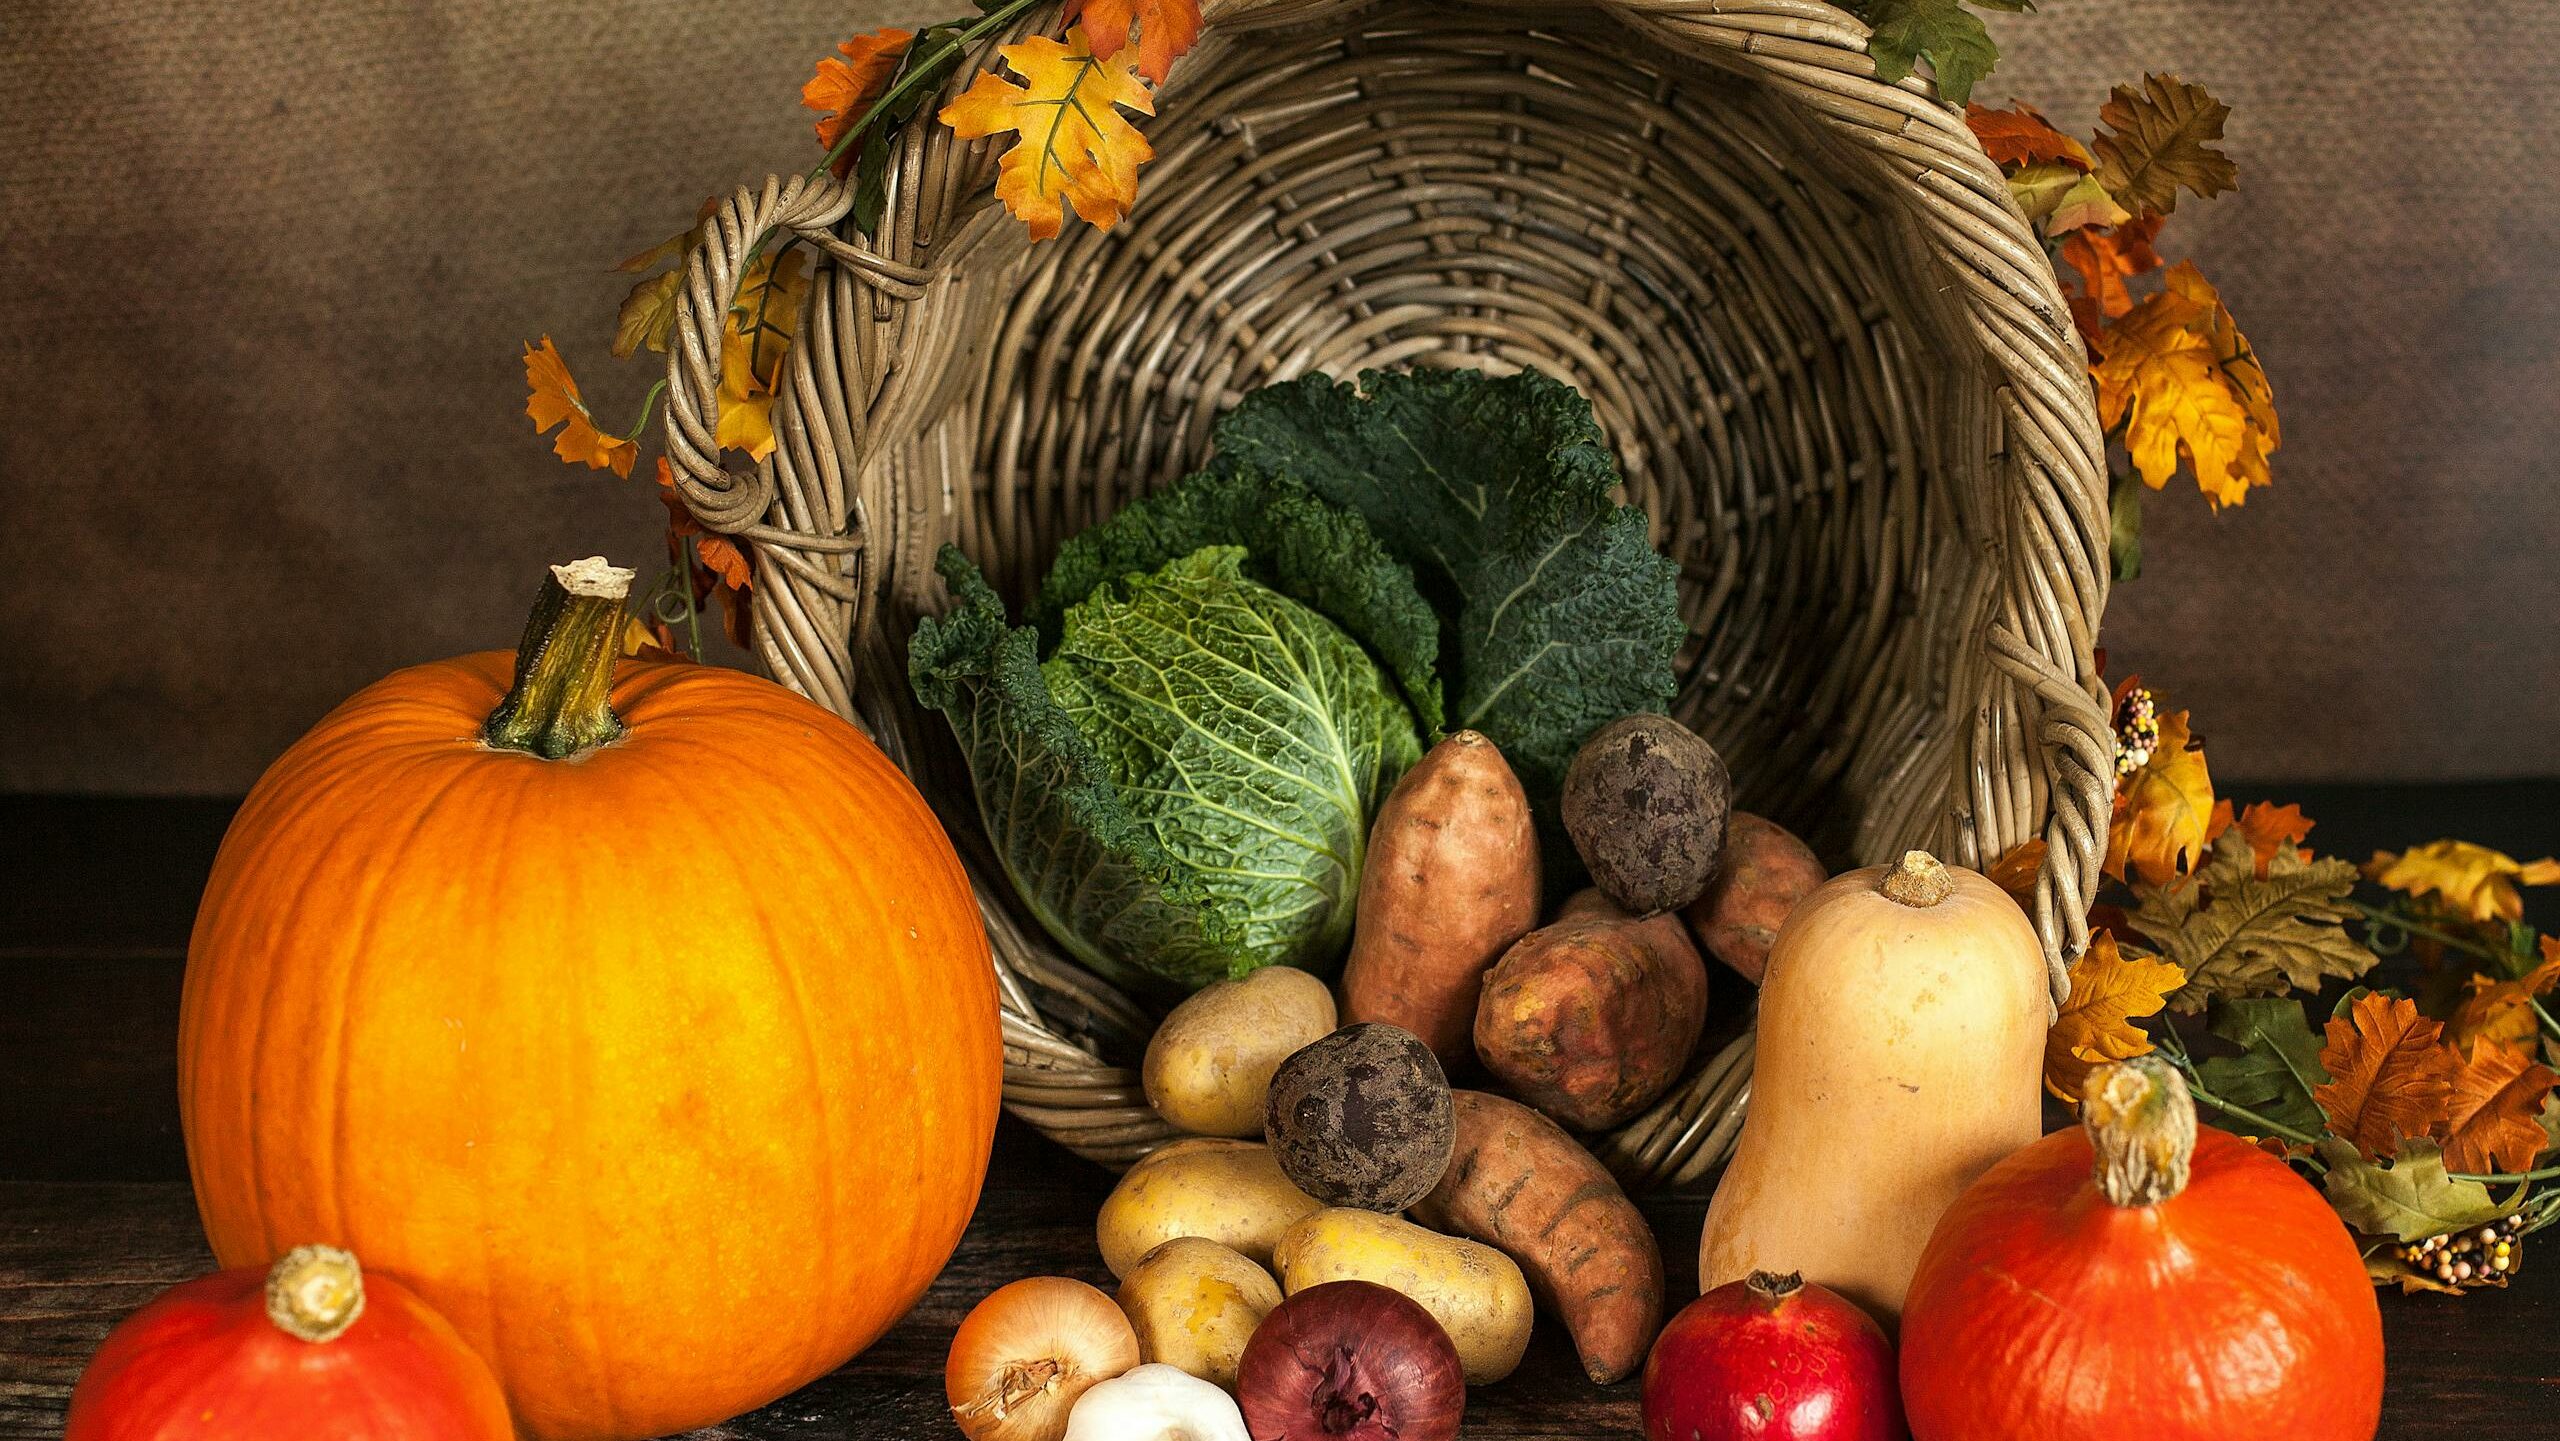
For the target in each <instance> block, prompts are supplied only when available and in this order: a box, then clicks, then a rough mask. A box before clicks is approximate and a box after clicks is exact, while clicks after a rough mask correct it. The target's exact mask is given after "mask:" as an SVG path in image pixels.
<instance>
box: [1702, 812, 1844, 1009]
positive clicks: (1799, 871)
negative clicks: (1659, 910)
mask: <svg viewBox="0 0 2560 1441" xmlns="http://www.w3.org/2000/svg"><path fill="white" fill-rule="evenodd" d="M1829 879H1831V873H1830V872H1828V871H1826V870H1824V869H1823V868H1822V862H1821V861H1819V860H1817V859H1815V857H1814V854H1813V850H1812V848H1811V847H1809V846H1807V845H1806V844H1805V843H1804V842H1802V841H1800V840H1797V839H1796V838H1795V836H1794V835H1793V834H1792V833H1790V832H1789V831H1788V830H1787V828H1786V827H1784V826H1782V825H1779V824H1778V823H1777V822H1775V821H1771V820H1764V819H1762V818H1761V817H1759V816H1755V815H1753V814H1751V813H1750V812H1749V811H1735V812H1734V813H1733V820H1732V821H1731V822H1730V823H1729V824H1727V825H1726V827H1725V832H1724V865H1723V868H1722V869H1721V870H1719V871H1718V872H1717V873H1716V878H1715V879H1714V880H1713V881H1710V882H1708V883H1707V889H1706V893H1705V894H1703V895H1701V896H1699V897H1698V898H1697V899H1696V900H1694V901H1692V902H1690V903H1689V909H1688V910H1687V911H1686V912H1684V913H1683V914H1684V915H1685V916H1686V917H1687V919H1688V922H1689V929H1690V930H1692V931H1694V932H1696V933H1697V937H1698V943H1699V944H1700V945H1703V946H1705V947H1706V948H1707V954H1709V955H1711V956H1714V957H1715V958H1716V959H1717V960H1719V961H1722V962H1724V963H1725V964H1726V965H1728V966H1731V967H1732V968H1733V969H1734V970H1735V971H1737V972H1739V973H1740V974H1741V976H1742V978H1743V979H1744V980H1746V981H1749V982H1751V983H1752V984H1753V985H1755V986H1756V985H1758V984H1760V977H1761V976H1763V975H1764V974H1766V973H1767V972H1768V969H1769V948H1770V947H1771V946H1773V945H1775V944H1776V943H1777V940H1778V928H1779V927H1780V926H1782V925H1785V924H1786V922H1787V916H1788V914H1789V913H1790V912H1792V911H1794V910H1795V908H1796V903H1797V902H1798V901H1801V900H1803V899H1804V898H1805V897H1807V896H1809V895H1812V894H1813V893H1814V892H1815V891H1816V890H1818V889H1820V888H1821V885H1822V883H1823V882H1824V881H1827V880H1829Z"/></svg>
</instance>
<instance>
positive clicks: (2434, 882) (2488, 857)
mask: <svg viewBox="0 0 2560 1441" xmlns="http://www.w3.org/2000/svg"><path fill="white" fill-rule="evenodd" d="M2364 873H2365V874H2366V875H2367V876H2369V877H2371V878H2372V879H2374V880H2376V881H2379V882H2380V883H2382V884H2383V885H2385V886H2388V887H2390V888H2391V889H2393V890H2395V891H2399V892H2401V893H2402V894H2404V895H2410V896H2417V897H2425V896H2429V895H2433V896H2435V897H2437V898H2438V900H2439V902H2440V903H2441V904H2442V905H2443V906H2444V907H2445V908H2446V909H2448V910H2450V911H2452V912H2453V913H2454V914H2456V915H2459V916H2462V917H2464V918H2465V919H2468V920H2472V921H2488V920H2506V921H2513V920H2520V919H2522V918H2523V916H2524V897H2523V895H2522V894H2520V893H2519V892H2518V891H2517V890H2516V887H2517V886H2518V885H2520V884H2521V885H2528V886H2547V885H2552V884H2555V883H2560V860H2554V859H2553V858H2551V857H2549V856H2544V857H2543V858H2542V859H2540V860H2538V861H2522V862H2519V861H2518V860H2516V858H2515V857H2513V856H2510V855H2508V854H2507V853H2506V852H2504V851H2493V850H2491V849H2489V848H2488V847H2487V846H2475V845H2473V844H2472V843H2471V842H2469V841H2455V840H2442V841H2429V842H2428V843H2427V844H2425V845H2423V846H2413V847H2411V848H2410V849H2409V850H2408V851H2407V852H2405V853H2403V854H2400V855H2394V854H2392V853H2391V852H2389V851H2375V852H2374V853H2373V859H2372V860H2370V861H2367V862H2366V863H2365V867H2364Z"/></svg>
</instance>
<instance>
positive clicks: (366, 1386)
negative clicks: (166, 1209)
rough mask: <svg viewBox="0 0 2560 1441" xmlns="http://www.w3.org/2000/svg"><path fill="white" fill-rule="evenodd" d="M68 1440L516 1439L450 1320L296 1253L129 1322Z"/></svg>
mask: <svg viewBox="0 0 2560 1441" xmlns="http://www.w3.org/2000/svg"><path fill="white" fill-rule="evenodd" d="M62 1435H63V1441H172V1438H175V1437H180V1436H184V1437H187V1438H189V1441H275V1438H277V1437H280V1436H311V1437H323V1436H325V1437H329V1438H331V1441H513V1437H514V1436H515V1428H514V1427H513V1426H511V1425H510V1424H508V1421H507V1405H506V1401H505V1399H504V1398H503V1397H501V1396H500V1395H499V1394H498V1383H497V1380H496V1379H495V1378H494V1377H492V1376H491V1375H490V1374H489V1367H488V1365H487V1364H486V1363H484V1362H483V1361H481V1359H480V1357H479V1356H478V1355H477V1354H475V1353H474V1352H473V1351H472V1350H471V1348H470V1347H468V1346H465V1345H464V1344H462V1338H461V1337H459V1336H457V1335H455V1334H454V1333H453V1328H452V1327H451V1326H448V1325H446V1324H445V1320H444V1318H443V1317H442V1316H439V1315H437V1314H436V1313H435V1312H434V1311H432V1310H429V1309H428V1307H427V1304H426V1303H425V1302H424V1301H421V1300H419V1299H418V1298H417V1297H416V1296H415V1295H414V1294H412V1293H411V1292H410V1290H409V1288H408V1287H406V1286H403V1285H401V1284H400V1283H399V1282H397V1281H395V1280H392V1279H391V1278H390V1277H388V1276H380V1275H376V1276H370V1277H368V1276H366V1275H365V1274H364V1271H363V1268H361V1267H360V1266H358V1265H357V1264H356V1258H355V1257H353V1256H350V1255H348V1254H347V1253H346V1252H344V1251H340V1250H336V1249H334V1248H332V1247H328V1246H298V1247H296V1248H294V1249H293V1250H291V1251H289V1252H287V1253H285V1257H284V1259H283V1260H281V1261H278V1262H277V1263H276V1264H275V1267H274V1269H272V1270H267V1271H261V1270H257V1269H255V1268H244V1269H241V1270H237V1271H220V1272H216V1273H215V1274H213V1275H210V1276H199V1277H197V1278H196V1279H195V1280H192V1281H188V1282H185V1283H183V1284H181V1285H177V1286H172V1287H170V1288H169V1289H168V1290H166V1291H163V1292H162V1293H160V1295H159V1296H158V1297H156V1298H154V1299H153V1300H152V1302H151V1304H149V1305H147V1306H145V1307H143V1308H142V1309H141V1310H139V1311H136V1312H134V1313H133V1314H132V1315H130V1316H128V1317H126V1318H125V1319H124V1323H123V1324H122V1325H120V1326H118V1327H116V1329H115V1330H114V1331H112V1332H110V1333H108V1336H107V1342H106V1344H105V1345H104V1346H101V1347H99V1348H98V1354H97V1356H96V1357H94V1358H93V1359H92V1360H91V1361H90V1362H89V1369H88V1370H87V1371H85V1372H83V1373H81V1376H80V1384H79V1385H78V1386H77V1387H75V1388H73V1390H72V1392H71V1416H70V1419H69V1420H68V1421H66V1422H65V1423H64V1426H63V1433H62Z"/></svg>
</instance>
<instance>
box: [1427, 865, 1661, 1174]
mask: <svg viewBox="0 0 2560 1441" xmlns="http://www.w3.org/2000/svg"><path fill="white" fill-rule="evenodd" d="M1706 1019H1707V970H1706V965H1705V963H1704V962H1703V961H1701V960H1700V959H1699V957H1698V949H1697V946H1696V945H1695V944H1694V943H1692V942H1691V941H1690V939H1689V935H1688V932H1687V931H1686V930H1684V929H1683V928H1682V927H1681V925H1680V922H1679V920H1678V918H1677V917H1675V916H1671V915H1667V914H1665V915H1658V916H1651V917H1647V918H1646V919H1643V920H1637V919H1635V918H1633V917H1631V916H1629V915H1627V913H1626V912H1625V911H1622V910H1620V909H1619V908H1618V907H1617V906H1616V905H1614V904H1612V903H1611V902H1610V901H1609V899H1608V898H1607V897H1605V896H1603V895H1601V894H1599V893H1598V892H1597V891H1592V892H1586V893H1585V894H1583V895H1579V896H1576V897H1574V898H1573V899H1572V900H1571V901H1568V902H1567V903H1566V904H1565V907H1564V910H1563V912H1562V915H1561V917H1560V918H1559V919H1558V920H1557V921H1556V923H1555V924H1554V925H1551V926H1548V927H1545V928H1544V929H1542V930H1536V931H1532V932H1530V933H1529V934H1528V935H1526V936H1523V937H1522V938H1521V939H1520V940H1519V942H1518V943H1516V944H1515V945H1513V946H1512V947H1511V949H1510V950H1509V951H1507V952H1505V953H1504V954H1503V957H1502V960H1501V962H1500V963H1499V964H1497V965H1496V966H1495V967H1494V968H1493V970H1492V972H1491V973H1489V974H1488V975H1487V976H1486V977H1485V987H1484V999H1483V1000H1482V1001H1481V1002H1479V1003H1478V1004H1477V1006H1476V1025H1475V1042H1476V1054H1477V1056H1478V1057H1480V1058H1481V1059H1482V1060H1483V1061H1484V1065H1485V1069H1486V1070H1488V1071H1491V1072H1492V1073H1493V1074H1494V1075H1495V1076H1496V1077H1497V1078H1499V1079H1500V1080H1501V1081H1502V1083H1503V1085H1504V1086H1505V1087H1507V1088H1508V1089H1509V1090H1510V1091H1511V1092H1512V1093H1513V1094H1514V1095H1517V1096H1518V1097H1520V1099H1522V1100H1524V1101H1527V1102H1528V1103H1529V1104H1531V1105H1533V1106H1535V1107H1537V1108H1538V1109H1539V1110H1541V1111H1544V1112H1546V1113H1547V1114H1548V1115H1550V1116H1553V1117H1555V1118H1556V1119H1557V1120H1559V1121H1562V1122H1564V1123H1565V1124H1566V1125H1567V1126H1570V1127H1572V1128H1574V1129H1575V1130H1580V1131H1595V1130H1601V1129H1604V1128H1606V1127H1609V1126H1614V1125H1617V1124H1619V1123H1620V1122H1622V1121H1625V1120H1626V1119H1628V1118H1629V1117H1631V1116H1633V1115H1635V1114H1636V1113H1637V1112H1639V1111H1642V1110H1643V1109H1644V1108H1645V1107H1646V1106H1648V1105H1651V1104H1652V1103H1653V1101H1654V1099H1655V1098H1656V1097H1658V1096H1660V1095H1661V1094H1662V1093H1663V1092H1664V1091H1665V1090H1667V1089H1669V1087H1670V1085H1671V1083H1672V1082H1673V1081H1675V1080H1678V1079H1679V1077H1680V1072H1681V1071H1682V1069H1683V1068H1685V1067H1686V1066H1687V1065H1688V1063H1689V1053H1690V1051H1691V1050H1693V1049H1695V1048H1696V1046H1697V1044H1698V1032H1699V1030H1700V1029H1701V1028H1703V1027H1704V1026H1705V1024H1706Z"/></svg>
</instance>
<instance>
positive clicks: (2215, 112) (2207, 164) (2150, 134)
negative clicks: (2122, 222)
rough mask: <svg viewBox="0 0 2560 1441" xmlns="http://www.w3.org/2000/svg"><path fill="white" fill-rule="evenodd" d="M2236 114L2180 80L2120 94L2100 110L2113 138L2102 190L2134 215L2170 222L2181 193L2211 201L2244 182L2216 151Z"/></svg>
mask: <svg viewBox="0 0 2560 1441" xmlns="http://www.w3.org/2000/svg"><path fill="white" fill-rule="evenodd" d="M2230 114H2231V107H2230V106H2228V105H2225V104H2223V103H2222V102H2221V101H2219V100H2216V99H2214V98H2213V97H2212V96H2211V95H2209V94H2207V93H2206V92H2205V88H2204V87H2203V86H2201V85H2190V84H2188V83H2187V82H2186V81H2184V80H2181V79H2179V78H2178V77H2177V76H2175V75H2145V76H2143V77H2142V88H2141V89H2139V90H2136V89H2135V88H2134V87H2132V86H2130V85H2119V86H2117V87H2115V90H2114V92H2113V94H2112V95H2110V96H2109V98H2108V100H2107V103H2106V104H2105V105H2103V106H2101V107H2099V110H2098V122H2099V123H2100V124H2102V125H2104V126H2106V127H2107V130H2108V132H2109V133H2106V134H2102V135H2100V136H2099V137H2098V141H2097V146H2096V150H2097V157H2098V170H2097V175H2098V179H2099V181H2100V183H2102V184H2104V185H2105V186H2106V187H2107V189H2108V190H2109V191H2111V192H2113V193H2114V195H2115V197H2116V198H2117V199H2118V200H2121V201H2123V202H2124V203H2125V205H2126V206H2127V207H2128V208H2131V209H2134V210H2157V211H2159V212H2160V213H2161V214H2163V215H2166V214H2168V213H2169V212H2171V211H2173V210H2175V209H2177V208H2178V191H2179V190H2180V189H2181V188H2184V189H2187V190H2190V191H2193V192H2194V193H2195V195H2196V197H2197V198H2198V199H2201V200H2210V199H2212V198H2213V197H2214V196H2216V195H2219V194H2221V193H2222V192H2223V191H2225V190H2229V189H2231V188H2232V187H2233V186H2234V185H2237V184H2238V183H2239V181H2240V172H2239V170H2238V168H2237V167H2235V166H2234V165H2232V163H2231V157H2230V156H2228V155H2225V154H2223V153H2222V152H2221V151H2220V150H2217V149H2215V148H2214V146H2213V142H2215V141H2217V140H2220V139H2221V138H2222V122H2223V121H2224V120H2225V119H2227V118H2228V117H2229V116H2230Z"/></svg>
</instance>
